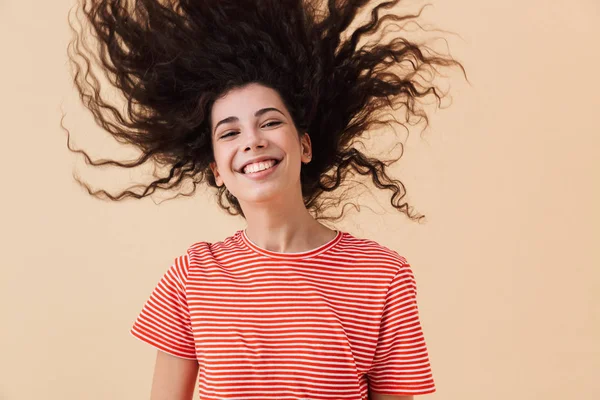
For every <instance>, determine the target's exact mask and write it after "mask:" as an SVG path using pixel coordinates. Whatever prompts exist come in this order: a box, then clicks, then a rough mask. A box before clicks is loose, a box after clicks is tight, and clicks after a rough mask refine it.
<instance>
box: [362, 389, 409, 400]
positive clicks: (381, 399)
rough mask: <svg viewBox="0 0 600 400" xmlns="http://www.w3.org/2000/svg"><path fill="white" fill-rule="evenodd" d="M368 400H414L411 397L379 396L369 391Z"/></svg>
mask: <svg viewBox="0 0 600 400" xmlns="http://www.w3.org/2000/svg"><path fill="white" fill-rule="evenodd" d="M369 400H414V397H413V396H412V395H411V396H398V395H395V394H380V393H375V392H373V391H372V390H369Z"/></svg>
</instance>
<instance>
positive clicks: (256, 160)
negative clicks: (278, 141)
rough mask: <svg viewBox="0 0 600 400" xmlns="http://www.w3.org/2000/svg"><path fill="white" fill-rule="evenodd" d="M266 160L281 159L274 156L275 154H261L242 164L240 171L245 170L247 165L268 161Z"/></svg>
mask: <svg viewBox="0 0 600 400" xmlns="http://www.w3.org/2000/svg"><path fill="white" fill-rule="evenodd" d="M266 160H276V161H281V160H280V159H279V158H278V157H273V156H260V157H256V158H253V159H252V160H248V161H246V162H245V163H244V164H242V166H241V167H240V169H239V172H243V171H244V168H246V166H247V165H249V164H252V163H256V162H260V161H266Z"/></svg>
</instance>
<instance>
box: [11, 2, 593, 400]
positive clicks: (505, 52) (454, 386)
mask: <svg viewBox="0 0 600 400" xmlns="http://www.w3.org/2000/svg"><path fill="white" fill-rule="evenodd" d="M69 6H70V2H69V1H65V0H61V1H36V2H32V1H18V0H0V44H1V47H0V51H1V54H2V61H1V63H0V71H1V73H0V93H1V97H0V115H1V119H0V123H1V129H2V146H1V147H0V148H1V152H2V155H1V157H0V162H1V163H2V172H3V177H2V200H1V201H2V207H1V208H0V212H1V213H2V215H1V217H2V219H1V221H2V224H1V226H2V230H1V234H2V241H1V243H2V255H3V257H2V258H3V267H2V272H1V274H0V276H1V281H0V307H1V308H0V312H1V314H0V315H1V320H0V321H1V324H2V325H1V327H0V346H1V347H0V399H2V400H29V399H42V398H43V399H48V400H55V399H56V400H65V399H69V400H70V399H90V400H96V399H98V400H100V399H147V398H148V397H149V396H148V394H149V388H150V383H151V374H152V370H153V366H154V365H153V363H154V357H155V351H154V349H152V348H151V347H150V346H148V345H146V344H144V343H142V342H140V341H137V340H136V339H134V338H133V337H131V336H130V335H129V333H128V331H129V328H130V326H131V324H132V323H133V320H134V318H135V317H136V315H137V314H138V312H139V311H140V309H141V307H142V305H143V302H144V301H145V300H146V298H147V297H148V296H149V294H150V292H151V290H152V288H153V287H154V285H155V284H156V283H157V281H158V279H159V278H160V276H161V275H162V274H163V273H164V271H165V270H166V268H167V267H168V266H169V265H170V263H171V261H172V260H173V258H174V257H175V256H177V255H179V254H182V252H184V251H185V249H186V248H187V246H188V245H190V244H191V243H193V242H195V241H200V240H207V241H217V240H220V239H222V238H224V237H225V236H227V235H229V234H231V233H232V232H233V231H234V230H235V229H239V228H242V227H244V226H245V225H244V222H243V220H241V219H238V218H233V217H229V216H227V215H226V214H225V213H224V212H222V211H219V209H218V208H217V206H216V204H215V202H214V200H213V199H212V198H211V197H210V194H209V193H207V192H205V191H204V190H202V189H200V190H198V192H197V193H198V194H197V195H196V196H195V197H194V198H190V199H186V198H181V199H177V200H174V201H169V202H165V203H163V204H161V205H156V204H155V203H154V202H153V201H152V200H151V199H145V200H144V201H135V200H132V201H124V202H120V203H109V202H103V201H99V200H96V199H94V198H91V197H90V196H88V195H87V193H86V192H84V191H83V189H81V188H80V187H79V186H77V184H76V183H75V181H74V180H73V178H72V172H73V171H76V172H77V173H78V174H80V175H81V176H82V177H83V179H85V180H86V181H87V182H89V183H90V184H92V185H94V186H95V187H98V188H100V187H102V188H107V189H113V192H116V191H117V190H119V189H122V188H124V187H125V186H126V185H127V184H128V183H129V181H128V180H129V177H130V174H129V173H128V172H122V171H121V172H119V171H116V172H115V171H112V170H111V169H104V170H94V169H93V168H91V167H88V166H86V165H85V164H84V162H83V159H82V158H81V157H80V156H77V155H75V154H73V153H70V152H68V151H67V149H66V146H65V143H66V142H65V139H66V136H65V134H64V132H63V131H62V130H61V129H60V127H59V118H60V107H61V104H62V107H63V109H64V110H65V111H66V112H67V118H66V121H65V123H66V125H67V126H68V127H69V128H70V129H71V130H72V132H73V145H74V146H75V147H78V148H79V147H83V148H85V149H87V150H88V151H89V152H90V154H91V155H93V156H95V157H111V156H116V157H119V156H120V155H126V154H133V153H130V152H129V153H128V152H126V151H125V152H124V151H123V149H121V150H119V146H117V145H116V144H115V143H112V142H111V141H110V140H107V137H106V135H104V134H103V133H102V132H101V131H100V130H99V128H97V127H96V126H95V125H94V124H93V121H92V119H91V116H90V115H89V114H88V113H85V112H84V111H83V110H82V107H81V106H80V105H79V104H78V101H77V98H76V96H75V95H74V91H73V88H72V86H71V83H70V76H69V72H68V69H67V64H66V56H65V48H66V44H67V42H68V40H69V38H70V34H69V30H68V26H67V24H66V14H67V11H68V9H69ZM423 16H424V19H423V21H428V22H429V23H432V24H434V25H435V26H438V27H440V28H443V29H447V30H450V31H452V32H456V33H458V34H460V36H461V37H458V36H456V35H450V36H447V38H448V42H449V45H450V48H451V51H452V55H453V56H455V57H457V58H458V59H460V60H462V61H463V62H464V64H465V66H466V68H467V70H468V73H469V78H470V80H471V82H472V86H469V85H467V84H466V83H465V82H464V80H461V78H460V76H459V75H455V76H453V78H452V79H453V80H452V90H453V91H452V95H453V104H452V105H451V106H450V107H449V108H448V109H445V110H441V111H438V112H436V113H435V114H434V115H433V117H432V124H431V127H430V129H429V130H428V131H427V132H426V133H425V134H424V136H421V135H419V134H418V133H416V134H412V135H411V136H410V137H409V139H408V141H407V143H406V145H407V146H406V153H405V156H404V158H403V159H402V161H401V162H400V163H399V164H398V167H397V168H395V169H394V173H395V174H396V176H398V177H399V178H400V179H402V180H403V181H404V182H405V183H406V185H407V188H408V191H409V195H408V200H409V201H410V202H411V205H413V206H415V210H416V211H418V212H421V213H423V214H425V215H426V216H427V221H428V222H427V223H426V224H417V223H413V222H410V221H409V220H408V219H407V218H406V217H405V216H404V215H402V214H399V213H395V212H394V211H393V210H391V209H390V207H389V206H387V207H386V206H385V203H382V204H383V206H378V205H377V204H375V200H374V199H375V198H374V197H373V196H371V197H369V196H365V197H363V198H361V200H360V202H361V205H368V206H369V207H370V208H367V207H363V208H361V213H360V214H357V213H351V214H349V215H348V217H347V219H346V220H345V221H343V222H342V223H338V224H336V225H335V226H337V227H338V228H340V229H343V230H347V231H349V232H351V233H353V234H355V235H357V236H362V237H369V238H372V239H374V240H377V241H379V242H380V243H382V244H384V245H387V246H389V247H391V248H394V249H395V250H397V251H398V252H399V253H400V254H402V255H404V256H405V257H406V258H407V259H408V260H409V262H410V263H411V264H412V265H413V268H414V271H415V274H416V277H417V282H418V286H419V304H420V311H421V318H422V323H423V326H424V330H425V336H426V340H427V342H428V346H429V349H430V356H431V362H432V367H433V371H434V377H435V380H436V383H437V388H438V392H437V393H436V394H433V395H430V396H424V398H431V399H443V400H446V399H468V400H482V399H485V400H496V399H497V400H500V399H502V400H504V399H544V400H554V399H556V400H558V399H561V400H562V399H599V398H600V383H599V379H598V377H599V376H600V299H599V295H598V291H599V290H600V271H599V267H600V254H599V251H598V247H599V243H598V242H599V236H600V235H599V234H600V232H599V229H600V223H599V222H600V221H599V212H598V211H597V206H598V204H600V196H599V189H598V186H599V185H598V184H599V171H600V169H599V168H598V158H597V154H598V150H600V128H599V124H598V117H599V116H600V99H599V98H600V96H599V90H600V78H599V76H600V72H599V71H600V70H599V67H598V65H599V63H600V51H599V49H600V48H599V47H598V46H599V45H598V40H599V39H600V3H599V2H598V1H597V0H578V1H573V0H571V1H567V0H555V1H546V0H529V1H517V0H509V1H503V2H499V1H493V2H492V1H481V0H454V1H435V2H434V7H428V8H426V9H425V11H424V14H423ZM131 177H132V179H135V178H136V177H135V176H133V175H132V176H131ZM380 199H381V197H380ZM157 202H158V200H157Z"/></svg>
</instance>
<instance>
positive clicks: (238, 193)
mask: <svg viewBox="0 0 600 400" xmlns="http://www.w3.org/2000/svg"><path fill="white" fill-rule="evenodd" d="M211 131H212V132H211V133H212V143H213V152H214V156H215V163H211V169H212V171H213V173H214V175H215V180H216V182H217V185H218V186H221V185H223V184H224V185H225V186H226V187H227V189H228V190H229V192H231V194H233V195H234V196H235V197H236V198H237V200H238V202H239V203H240V205H242V206H243V205H244V204H250V203H268V202H269V201H270V200H273V199H275V198H279V199H280V198H282V197H285V196H289V195H291V194H294V195H295V194H296V193H297V192H299V190H300V166H301V162H308V161H309V160H310V157H309V155H310V154H311V143H310V138H309V136H308V134H304V135H303V136H302V138H300V137H299V136H298V132H297V130H296V128H295V126H294V123H293V121H292V117H291V116H290V114H289V113H288V110H287V109H286V107H285V106H284V104H283V100H282V99H281V97H280V96H279V94H278V93H277V91H275V90H273V89H271V88H268V87H265V86H263V85H260V84H257V83H252V84H249V85H247V86H244V87H242V88H237V89H233V90H231V91H229V92H228V93H227V94H226V95H225V96H224V97H221V98H219V99H217V101H216V102H215V103H214V105H213V108H212V110H211ZM259 158H260V159H263V158H266V159H267V160H265V161H264V162H261V163H253V161H255V160H257V159H259ZM274 163H275V164H274ZM273 164H274V165H273ZM247 165H248V166H249V169H244V168H243V167H244V166H247ZM265 168H266V169H265ZM260 170H262V171H260Z"/></svg>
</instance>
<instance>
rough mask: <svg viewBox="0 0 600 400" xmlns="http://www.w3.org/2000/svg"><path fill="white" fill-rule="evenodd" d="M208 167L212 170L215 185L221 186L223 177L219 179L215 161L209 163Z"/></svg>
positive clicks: (219, 175)
mask: <svg viewBox="0 0 600 400" xmlns="http://www.w3.org/2000/svg"><path fill="white" fill-rule="evenodd" d="M210 169H211V170H212V173H213V175H214V176H215V182H216V183H217V186H219V187H221V186H222V185H223V179H221V174H219V169H218V168H217V163H216V162H214V161H213V162H211V163H210Z"/></svg>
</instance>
